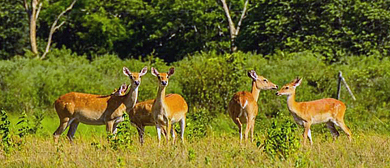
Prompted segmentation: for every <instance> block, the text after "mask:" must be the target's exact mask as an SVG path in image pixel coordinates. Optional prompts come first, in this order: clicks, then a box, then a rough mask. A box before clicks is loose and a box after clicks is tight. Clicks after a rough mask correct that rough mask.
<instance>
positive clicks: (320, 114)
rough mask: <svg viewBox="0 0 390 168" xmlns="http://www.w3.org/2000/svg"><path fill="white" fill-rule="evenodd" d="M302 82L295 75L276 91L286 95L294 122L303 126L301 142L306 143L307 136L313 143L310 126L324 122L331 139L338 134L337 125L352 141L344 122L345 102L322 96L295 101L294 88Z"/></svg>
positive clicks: (278, 94)
mask: <svg viewBox="0 0 390 168" xmlns="http://www.w3.org/2000/svg"><path fill="white" fill-rule="evenodd" d="M301 82H302V78H299V77H297V78H296V79H294V80H293V81H292V82H291V83H288V84H286V85H284V86H283V87H282V88H281V89H280V90H279V91H278V92H276V95H277V96H281V95H286V96H287V107H288V109H289V111H290V113H291V114H292V116H293V117H294V120H295V122H296V123H297V124H298V125H300V126H303V127H304V133H303V144H304V145H305V144H306V139H307V138H309V141H310V144H311V145H313V141H312V137H311V131H310V126H311V125H312V124H320V123H326V125H327V127H328V129H329V130H330V132H331V134H332V137H333V140H335V139H336V138H337V137H338V136H339V135H340V134H339V132H338V131H337V129H336V128H335V125H337V126H339V127H340V128H341V129H342V130H343V131H344V132H345V133H346V134H347V136H348V139H349V141H352V133H351V131H350V130H349V128H348V127H347V126H346V125H345V123H344V114H345V110H346V106H345V104H344V103H343V102H342V101H340V100H337V99H333V98H324V99H319V100H314V101H308V102H296V101H295V89H296V87H297V86H299V85H300V84H301Z"/></svg>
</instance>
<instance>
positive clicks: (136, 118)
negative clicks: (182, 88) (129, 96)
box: [128, 94, 175, 144]
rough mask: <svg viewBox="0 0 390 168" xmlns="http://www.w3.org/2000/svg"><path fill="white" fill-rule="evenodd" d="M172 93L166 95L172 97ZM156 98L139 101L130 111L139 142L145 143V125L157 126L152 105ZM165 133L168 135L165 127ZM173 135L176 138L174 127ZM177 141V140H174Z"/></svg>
mask: <svg viewBox="0 0 390 168" xmlns="http://www.w3.org/2000/svg"><path fill="white" fill-rule="evenodd" d="M170 95H171V94H168V95H166V96H165V97H170ZM154 100H155V99H150V100H146V101H143V102H139V103H137V104H136V105H135V106H134V108H132V109H131V110H130V112H128V114H129V118H130V122H131V123H132V125H134V126H135V127H136V128H137V131H138V136H139V142H140V143H141V144H143V143H144V133H145V126H155V125H156V123H155V121H154V119H153V113H152V106H153V103H154ZM162 131H163V132H162V133H163V135H164V136H165V135H166V131H165V129H163V130H162ZM172 136H173V138H175V130H174V129H172ZM173 141H175V140H173Z"/></svg>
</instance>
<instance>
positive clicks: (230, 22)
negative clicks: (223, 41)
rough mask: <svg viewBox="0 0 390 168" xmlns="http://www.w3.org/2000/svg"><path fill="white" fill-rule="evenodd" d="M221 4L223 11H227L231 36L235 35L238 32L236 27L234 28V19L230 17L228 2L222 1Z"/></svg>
mask: <svg viewBox="0 0 390 168" xmlns="http://www.w3.org/2000/svg"><path fill="white" fill-rule="evenodd" d="M221 2H222V7H223V10H224V11H225V15H226V18H227V19H228V22H229V27H230V34H231V35H234V33H235V32H236V27H235V26H234V23H233V20H232V17H231V16H230V11H229V8H228V6H227V4H226V0H221Z"/></svg>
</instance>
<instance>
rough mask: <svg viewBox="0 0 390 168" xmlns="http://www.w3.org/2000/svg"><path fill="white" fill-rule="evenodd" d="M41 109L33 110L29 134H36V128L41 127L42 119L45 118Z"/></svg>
mask: <svg viewBox="0 0 390 168" xmlns="http://www.w3.org/2000/svg"><path fill="white" fill-rule="evenodd" d="M44 114H45V113H43V111H35V112H34V113H33V120H32V127H31V130H30V133H31V134H36V133H37V131H38V130H40V129H42V120H43V119H44V118H45V115H44Z"/></svg>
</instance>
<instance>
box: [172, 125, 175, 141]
mask: <svg viewBox="0 0 390 168" xmlns="http://www.w3.org/2000/svg"><path fill="white" fill-rule="evenodd" d="M171 132H172V141H173V144H175V141H176V131H175V127H174V125H172V126H171Z"/></svg>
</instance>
